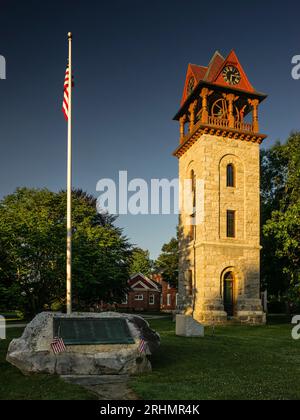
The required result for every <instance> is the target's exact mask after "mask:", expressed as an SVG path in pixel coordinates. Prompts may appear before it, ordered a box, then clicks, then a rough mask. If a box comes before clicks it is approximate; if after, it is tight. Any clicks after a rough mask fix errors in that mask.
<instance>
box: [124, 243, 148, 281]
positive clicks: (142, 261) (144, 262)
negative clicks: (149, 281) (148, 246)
mask: <svg viewBox="0 0 300 420" xmlns="http://www.w3.org/2000/svg"><path fill="white" fill-rule="evenodd" d="M152 267H153V262H152V260H151V259H150V253H149V251H148V250H143V249H141V248H134V249H133V251H132V256H131V263H130V270H129V271H130V275H132V274H135V273H142V274H144V275H145V276H149V275H150V274H151V271H152Z"/></svg>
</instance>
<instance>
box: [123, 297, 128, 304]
mask: <svg viewBox="0 0 300 420" xmlns="http://www.w3.org/2000/svg"><path fill="white" fill-rule="evenodd" d="M127 303H128V295H126V296H125V298H124V300H123V302H122V304H123V305H127Z"/></svg>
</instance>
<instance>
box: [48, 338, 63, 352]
mask: <svg viewBox="0 0 300 420" xmlns="http://www.w3.org/2000/svg"><path fill="white" fill-rule="evenodd" d="M51 348H52V350H53V353H54V354H58V353H63V352H64V351H66V346H65V343H64V340H63V339H62V338H60V337H54V338H53V341H52V343H51Z"/></svg>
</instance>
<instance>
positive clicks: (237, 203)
mask: <svg viewBox="0 0 300 420" xmlns="http://www.w3.org/2000/svg"><path fill="white" fill-rule="evenodd" d="M229 163H231V164H233V165H234V170H235V182H236V183H235V186H234V187H227V186H226V168H227V165H228V164H229ZM192 170H193V171H194V173H195V176H196V180H198V181H199V180H203V181H204V183H203V189H204V191H199V190H197V191H196V196H197V207H198V206H202V207H203V209H204V213H203V218H201V220H200V223H199V224H198V225H197V226H196V228H195V235H194V239H193V240H190V239H189V232H190V226H188V221H189V219H190V215H189V214H186V213H184V212H182V213H181V215H180V223H179V226H180V229H179V233H180V240H179V248H180V264H179V265H180V268H179V305H180V307H181V308H183V309H184V311H185V312H186V313H189V314H193V316H194V318H196V319H197V320H199V321H201V322H203V323H218V322H224V321H225V320H226V319H227V314H226V313H225V312H224V306H223V296H222V295H223V275H224V273H225V272H226V271H231V272H232V273H233V274H234V302H235V305H234V306H235V318H237V319H239V320H241V321H244V322H249V323H263V322H264V321H265V315H264V314H263V312H262V308H261V302H260V279H259V264H260V263H259V255H260V244H259V235H260V221H259V212H260V196H259V145H258V144H257V143H251V142H247V141H242V140H238V139H233V138H223V137H221V136H211V135H202V136H201V137H200V138H199V139H198V140H197V141H196V142H195V143H194V144H193V145H192V146H191V147H190V148H189V149H188V150H187V151H186V152H185V153H184V155H183V156H181V157H180V159H179V177H180V180H183V179H188V178H189V177H190V173H191V171H192ZM197 185H198V183H197ZM200 185H201V183H200ZM201 188H202V187H201ZM183 196H184V195H183V194H182V195H181V200H183ZM200 198H201V200H204V203H203V202H202V203H201V202H199V199H200ZM181 204H182V203H181ZM203 204H204V206H203ZM227 210H234V211H235V212H236V236H235V238H227V237H226V211H227ZM198 222H199V220H198ZM191 273H192V278H193V293H192V294H191V293H190V290H189V278H190V275H191Z"/></svg>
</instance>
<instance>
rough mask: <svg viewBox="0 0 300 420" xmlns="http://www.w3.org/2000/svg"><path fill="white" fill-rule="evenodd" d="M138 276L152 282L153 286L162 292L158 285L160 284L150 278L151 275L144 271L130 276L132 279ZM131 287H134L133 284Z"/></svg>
mask: <svg viewBox="0 0 300 420" xmlns="http://www.w3.org/2000/svg"><path fill="white" fill-rule="evenodd" d="M138 276H139V277H142V278H143V279H144V280H145V281H147V282H148V283H150V284H152V286H153V287H154V289H155V290H157V291H158V292H160V288H159V287H158V285H157V284H156V283H154V282H153V280H151V279H149V277H146V276H144V274H142V273H136V274H133V275H132V276H131V277H130V280H132V279H134V278H135V277H138ZM131 287H133V286H131ZM149 289H150V287H149Z"/></svg>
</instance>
